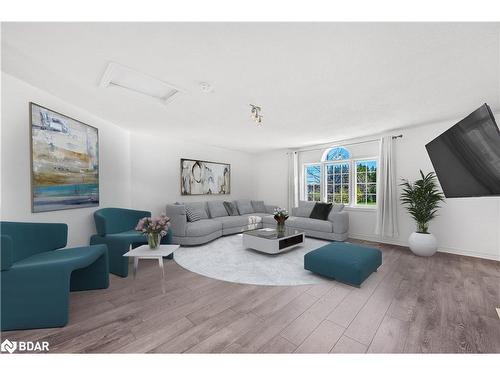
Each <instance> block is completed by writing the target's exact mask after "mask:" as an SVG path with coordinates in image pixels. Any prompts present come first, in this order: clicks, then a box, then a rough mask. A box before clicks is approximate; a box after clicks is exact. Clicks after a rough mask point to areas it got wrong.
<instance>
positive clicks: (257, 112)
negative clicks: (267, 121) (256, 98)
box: [250, 104, 263, 126]
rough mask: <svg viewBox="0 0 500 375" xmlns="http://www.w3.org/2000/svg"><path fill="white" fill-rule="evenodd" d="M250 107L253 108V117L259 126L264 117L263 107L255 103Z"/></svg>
mask: <svg viewBox="0 0 500 375" xmlns="http://www.w3.org/2000/svg"><path fill="white" fill-rule="evenodd" d="M250 107H251V108H252V110H251V116H252V119H253V120H254V121H255V123H256V124H257V126H262V117H263V116H262V115H261V112H262V108H261V107H259V106H258V105H255V104H250Z"/></svg>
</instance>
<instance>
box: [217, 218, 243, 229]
mask: <svg viewBox="0 0 500 375" xmlns="http://www.w3.org/2000/svg"><path fill="white" fill-rule="evenodd" d="M213 220H214V221H215V220H216V221H218V222H220V223H221V224H222V229H227V228H234V227H244V226H246V225H248V224H249V220H248V216H225V217H216V218H215V219H213Z"/></svg>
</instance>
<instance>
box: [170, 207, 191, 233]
mask: <svg viewBox="0 0 500 375" xmlns="http://www.w3.org/2000/svg"><path fill="white" fill-rule="evenodd" d="M165 214H166V215H167V216H168V217H169V218H170V229H171V230H172V235H174V236H177V237H184V236H185V235H186V226H187V218H186V206H184V205H183V204H167V207H166V210H165Z"/></svg>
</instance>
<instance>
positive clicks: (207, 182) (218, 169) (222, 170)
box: [181, 159, 231, 195]
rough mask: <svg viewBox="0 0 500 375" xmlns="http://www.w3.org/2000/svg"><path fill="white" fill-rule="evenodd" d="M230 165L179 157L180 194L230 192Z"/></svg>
mask: <svg viewBox="0 0 500 375" xmlns="http://www.w3.org/2000/svg"><path fill="white" fill-rule="evenodd" d="M230 180H231V165H230V164H224V163H215V162H210V161H204V160H193V159H181V194H182V195H202V194H230V193H231V181H230Z"/></svg>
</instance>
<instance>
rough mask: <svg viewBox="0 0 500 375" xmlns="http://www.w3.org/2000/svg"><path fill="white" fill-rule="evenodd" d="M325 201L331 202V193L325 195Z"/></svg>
mask: <svg viewBox="0 0 500 375" xmlns="http://www.w3.org/2000/svg"><path fill="white" fill-rule="evenodd" d="M326 202H327V203H330V202H333V194H328V195H327V196H326Z"/></svg>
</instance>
